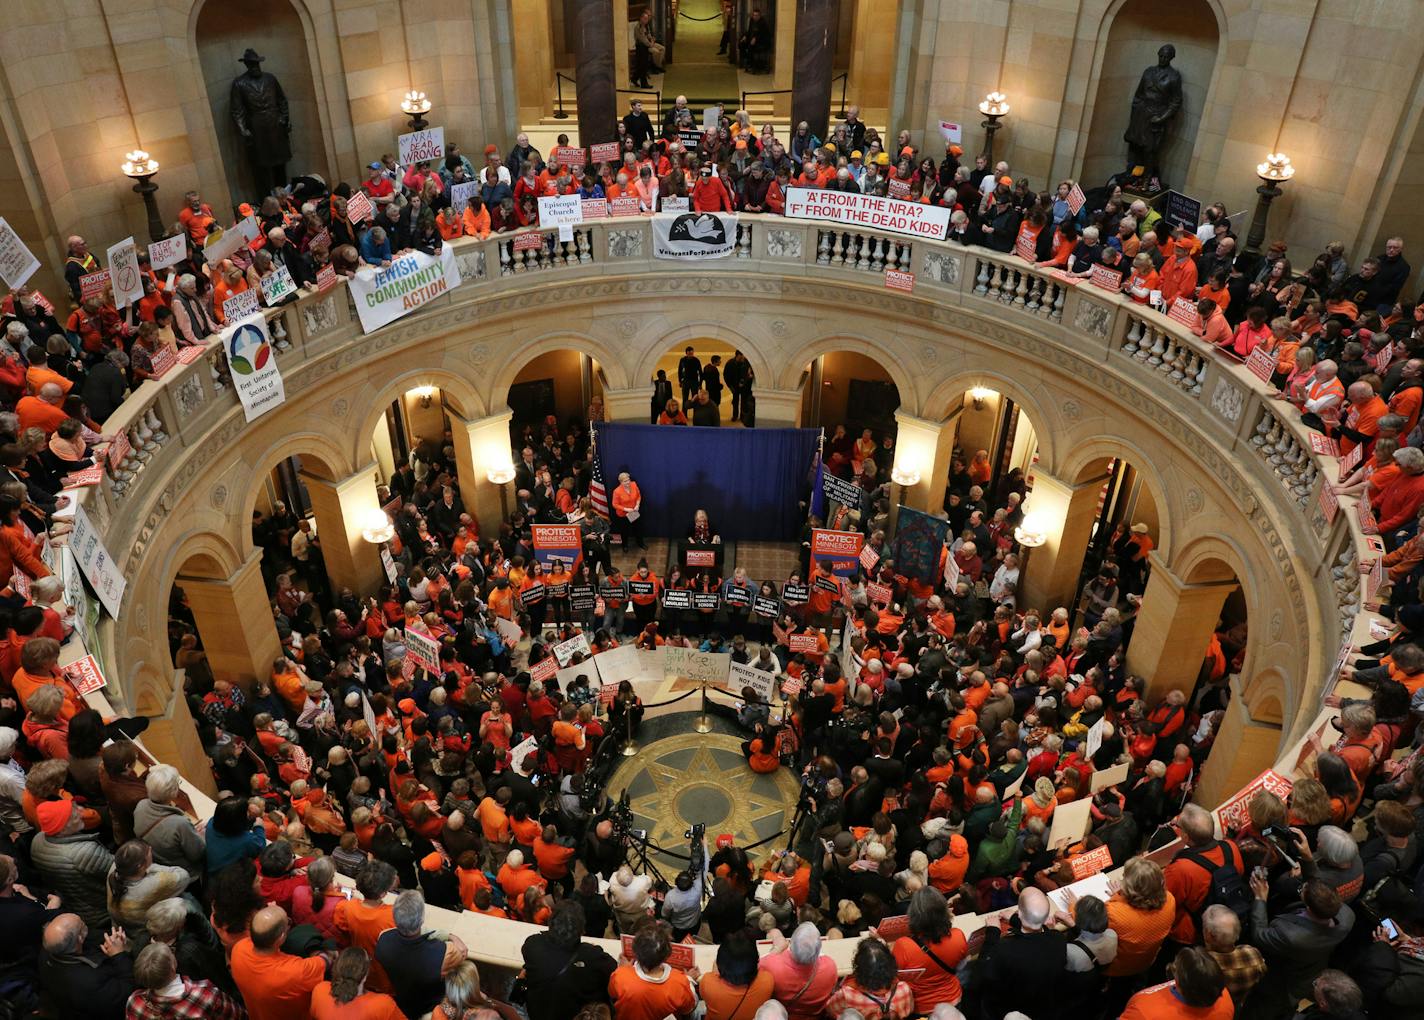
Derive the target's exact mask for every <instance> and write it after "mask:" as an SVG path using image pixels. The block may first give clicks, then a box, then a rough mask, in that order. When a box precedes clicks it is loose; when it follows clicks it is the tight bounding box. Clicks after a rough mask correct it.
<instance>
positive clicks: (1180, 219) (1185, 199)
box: [1161, 191, 1201, 234]
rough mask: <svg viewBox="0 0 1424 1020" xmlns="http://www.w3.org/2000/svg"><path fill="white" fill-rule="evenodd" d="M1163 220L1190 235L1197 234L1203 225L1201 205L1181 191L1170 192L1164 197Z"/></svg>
mask: <svg viewBox="0 0 1424 1020" xmlns="http://www.w3.org/2000/svg"><path fill="white" fill-rule="evenodd" d="M1161 211H1162V218H1163V219H1164V220H1166V221H1167V222H1168V223H1171V224H1172V225H1174V226H1178V227H1181V228H1182V229H1183V230H1185V231H1187V232H1188V233H1192V234H1194V233H1196V230H1197V225H1198V224H1200V223H1201V203H1200V202H1199V201H1197V200H1196V199H1195V198H1192V197H1191V196H1190V195H1183V194H1182V193H1181V192H1180V191H1169V192H1167V194H1166V195H1164V196H1163V201H1162V210H1161Z"/></svg>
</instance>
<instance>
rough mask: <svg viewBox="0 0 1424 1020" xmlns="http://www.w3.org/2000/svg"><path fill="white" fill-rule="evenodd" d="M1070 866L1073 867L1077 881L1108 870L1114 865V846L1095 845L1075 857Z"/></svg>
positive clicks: (1074, 878)
mask: <svg viewBox="0 0 1424 1020" xmlns="http://www.w3.org/2000/svg"><path fill="white" fill-rule="evenodd" d="M1070 866H1071V867H1072V869H1073V880H1074V881H1075V882H1076V881H1079V880H1081V879H1084V878H1088V877H1089V876H1091V875H1096V874H1097V873H1098V872H1100V871H1106V870H1107V869H1108V868H1111V867H1112V848H1111V847H1108V846H1100V847H1095V848H1094V849H1092V850H1089V851H1088V852H1087V853H1084V854H1079V855H1078V856H1077V857H1074V858H1073V860H1072V861H1071V862H1070Z"/></svg>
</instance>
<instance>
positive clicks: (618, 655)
mask: <svg viewBox="0 0 1424 1020" xmlns="http://www.w3.org/2000/svg"><path fill="white" fill-rule="evenodd" d="M593 661H594V663H595V664H596V665H597V666H598V675H599V676H601V677H602V678H603V682H604V683H606V684H618V683H622V682H623V681H624V680H636V679H637V678H638V677H639V676H640V675H641V674H642V672H643V667H642V663H641V662H640V661H639V659H638V649H637V648H635V647H633V646H632V645H619V646H618V647H617V648H610V649H609V650H608V651H606V652H599V653H598V654H597V655H595V656H594V657H593Z"/></svg>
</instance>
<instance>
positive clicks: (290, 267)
mask: <svg viewBox="0 0 1424 1020" xmlns="http://www.w3.org/2000/svg"><path fill="white" fill-rule="evenodd" d="M388 208H394V206H390V207H388ZM389 230H390V228H389V227H388V228H387V232H389ZM407 236H409V235H407ZM402 247H404V246H402ZM399 250H400V249H399V248H397V247H396V245H395V241H394V239H392V242H391V251H399ZM267 251H268V252H269V253H270V254H271V256H272V261H273V262H274V263H276V264H278V265H283V266H286V267H287V272H289V273H291V274H292V281H293V282H294V283H295V284H296V285H297V286H298V287H306V286H308V285H309V284H314V283H316V272H315V271H314V270H313V269H312V265H311V259H309V258H307V257H306V256H305V255H303V254H302V253H301V252H299V251H297V246H296V245H295V244H293V243H292V242H291V241H288V240H287V232H286V231H285V230H283V229H282V228H281V227H273V228H272V229H271V230H269V231H267Z"/></svg>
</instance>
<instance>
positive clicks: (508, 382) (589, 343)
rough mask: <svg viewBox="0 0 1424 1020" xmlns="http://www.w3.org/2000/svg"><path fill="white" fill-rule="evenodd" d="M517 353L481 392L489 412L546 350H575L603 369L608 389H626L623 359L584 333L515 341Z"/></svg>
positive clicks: (568, 332) (500, 404) (500, 406)
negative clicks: (531, 363)
mask: <svg viewBox="0 0 1424 1020" xmlns="http://www.w3.org/2000/svg"><path fill="white" fill-rule="evenodd" d="M517 346H518V354H517V355H515V356H514V357H512V358H510V359H508V360H507V361H506V362H505V363H504V365H503V366H502V367H501V368H500V370H499V372H498V374H496V375H495V376H494V378H493V379H492V381H491V382H490V386H489V389H488V390H487V391H486V393H485V404H486V406H487V407H488V408H489V409H490V413H494V412H496V411H500V410H503V409H504V407H505V404H506V401H507V399H508V396H509V387H510V386H512V385H513V384H514V380H515V379H517V378H518V377H519V373H520V372H522V371H523V370H524V366H526V365H528V364H529V363H530V362H531V361H533V360H534V359H535V358H537V357H539V355H541V354H547V353H549V352H550V351H568V350H573V351H578V352H579V353H581V354H587V355H588V356H589V357H591V358H596V359H597V360H598V363H599V365H601V366H602V368H603V374H604V377H605V379H606V381H607V383H608V388H609V389H624V388H626V387H627V386H629V385H630V384H629V382H628V380H627V366H626V365H625V364H624V363H623V358H622V357H621V356H620V355H619V354H618V353H617V352H616V351H615V350H614V349H613V348H612V347H609V346H608V345H607V344H605V343H604V342H603V341H602V340H596V339H594V338H593V337H591V336H589V335H588V334H587V333H576V332H574V331H572V330H558V331H555V332H552V333H544V334H541V335H539V336H536V337H529V338H527V339H521V340H520V341H518V345H517Z"/></svg>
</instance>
